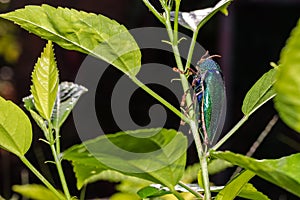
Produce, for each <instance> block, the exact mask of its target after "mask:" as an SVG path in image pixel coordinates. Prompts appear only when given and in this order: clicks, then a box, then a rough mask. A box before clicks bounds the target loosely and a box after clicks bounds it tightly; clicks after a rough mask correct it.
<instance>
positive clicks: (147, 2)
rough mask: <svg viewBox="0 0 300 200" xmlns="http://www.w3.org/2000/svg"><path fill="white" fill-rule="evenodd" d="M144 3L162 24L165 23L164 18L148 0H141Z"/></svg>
mask: <svg viewBox="0 0 300 200" xmlns="http://www.w3.org/2000/svg"><path fill="white" fill-rule="evenodd" d="M143 2H144V4H145V5H146V6H147V7H148V9H149V10H150V11H151V12H152V13H153V14H154V15H155V17H156V18H157V19H158V20H159V21H160V22H161V23H163V24H165V20H164V18H163V17H162V16H161V14H160V13H159V12H157V10H156V9H155V8H154V7H153V6H152V5H151V3H150V2H149V1H148V0H143Z"/></svg>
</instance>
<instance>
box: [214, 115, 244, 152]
mask: <svg viewBox="0 0 300 200" xmlns="http://www.w3.org/2000/svg"><path fill="white" fill-rule="evenodd" d="M248 117H249V116H248V115H245V116H244V117H243V118H242V119H241V120H240V121H239V122H238V123H237V124H236V125H235V126H234V127H233V128H232V129H231V130H230V131H229V132H228V133H227V134H226V135H225V136H224V137H222V139H221V140H220V141H219V142H218V143H217V144H215V145H214V146H213V147H212V148H211V150H214V151H215V150H217V149H218V148H219V147H220V146H222V144H224V143H225V142H226V141H227V140H228V139H229V138H230V137H231V136H232V135H233V134H234V133H235V132H236V131H237V130H238V129H239V128H240V127H241V126H242V125H243V124H244V123H245V122H246V121H247V120H248Z"/></svg>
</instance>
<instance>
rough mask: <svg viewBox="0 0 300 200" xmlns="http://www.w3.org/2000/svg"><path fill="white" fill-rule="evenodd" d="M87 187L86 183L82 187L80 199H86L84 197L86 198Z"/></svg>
mask: <svg viewBox="0 0 300 200" xmlns="http://www.w3.org/2000/svg"><path fill="white" fill-rule="evenodd" d="M86 188H87V185H86V184H85V185H84V186H83V187H82V189H81V192H80V200H84V199H85V192H86Z"/></svg>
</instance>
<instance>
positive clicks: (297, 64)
mask: <svg viewBox="0 0 300 200" xmlns="http://www.w3.org/2000/svg"><path fill="white" fill-rule="evenodd" d="M299 54H300V20H299V22H298V25H297V26H296V28H295V29H294V30H293V31H292V33H291V36H290V38H289V39H288V40H287V44H286V46H285V47H284V48H283V49H282V52H281V55H280V61H279V63H280V65H279V67H278V73H277V77H276V78H277V81H276V84H275V90H276V92H277V96H276V98H275V108H276V110H277V111H278V113H279V116H280V117H281V119H282V120H283V121H284V122H285V123H286V124H287V125H288V126H290V127H291V128H292V129H294V130H296V131H298V132H300V98H299V96H300V77H299V74H300V56H299Z"/></svg>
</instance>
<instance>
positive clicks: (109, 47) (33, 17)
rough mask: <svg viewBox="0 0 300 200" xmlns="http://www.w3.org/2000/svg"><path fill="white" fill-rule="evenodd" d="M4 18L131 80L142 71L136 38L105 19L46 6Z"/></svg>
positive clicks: (31, 8)
mask: <svg viewBox="0 0 300 200" xmlns="http://www.w3.org/2000/svg"><path fill="white" fill-rule="evenodd" d="M37 16H38V17H37ZM0 17H2V18H4V19H8V20H11V21H13V22H14V23H16V24H18V25H20V26H21V27H22V28H24V29H26V30H28V31H29V32H32V33H34V34H36V35H38V36H40V37H42V38H44V39H47V40H51V41H53V42H55V43H57V44H58V45H60V46H61V47H63V48H65V49H68V50H76V51H79V52H82V53H86V54H90V55H93V56H95V57H97V58H99V59H102V60H104V61H106V62H108V63H110V64H112V65H114V66H115V67H117V68H118V69H119V70H121V71H122V72H124V73H125V74H127V75H129V76H135V75H136V74H137V73H138V71H139V70H140V66H141V53H140V50H139V47H138V45H137V44H136V42H135V40H134V38H133V37H132V36H131V34H130V33H129V32H128V30H127V29H126V28H125V27H124V26H123V25H120V24H118V23H117V22H116V21H114V20H110V19H109V18H107V17H105V16H103V15H96V14H94V13H86V12H83V11H80V12H79V11H77V10H75V9H68V8H61V7H58V8H54V7H51V6H49V5H42V6H26V7H25V8H23V9H18V10H15V11H13V12H9V13H6V14H1V15H0Z"/></svg>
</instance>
